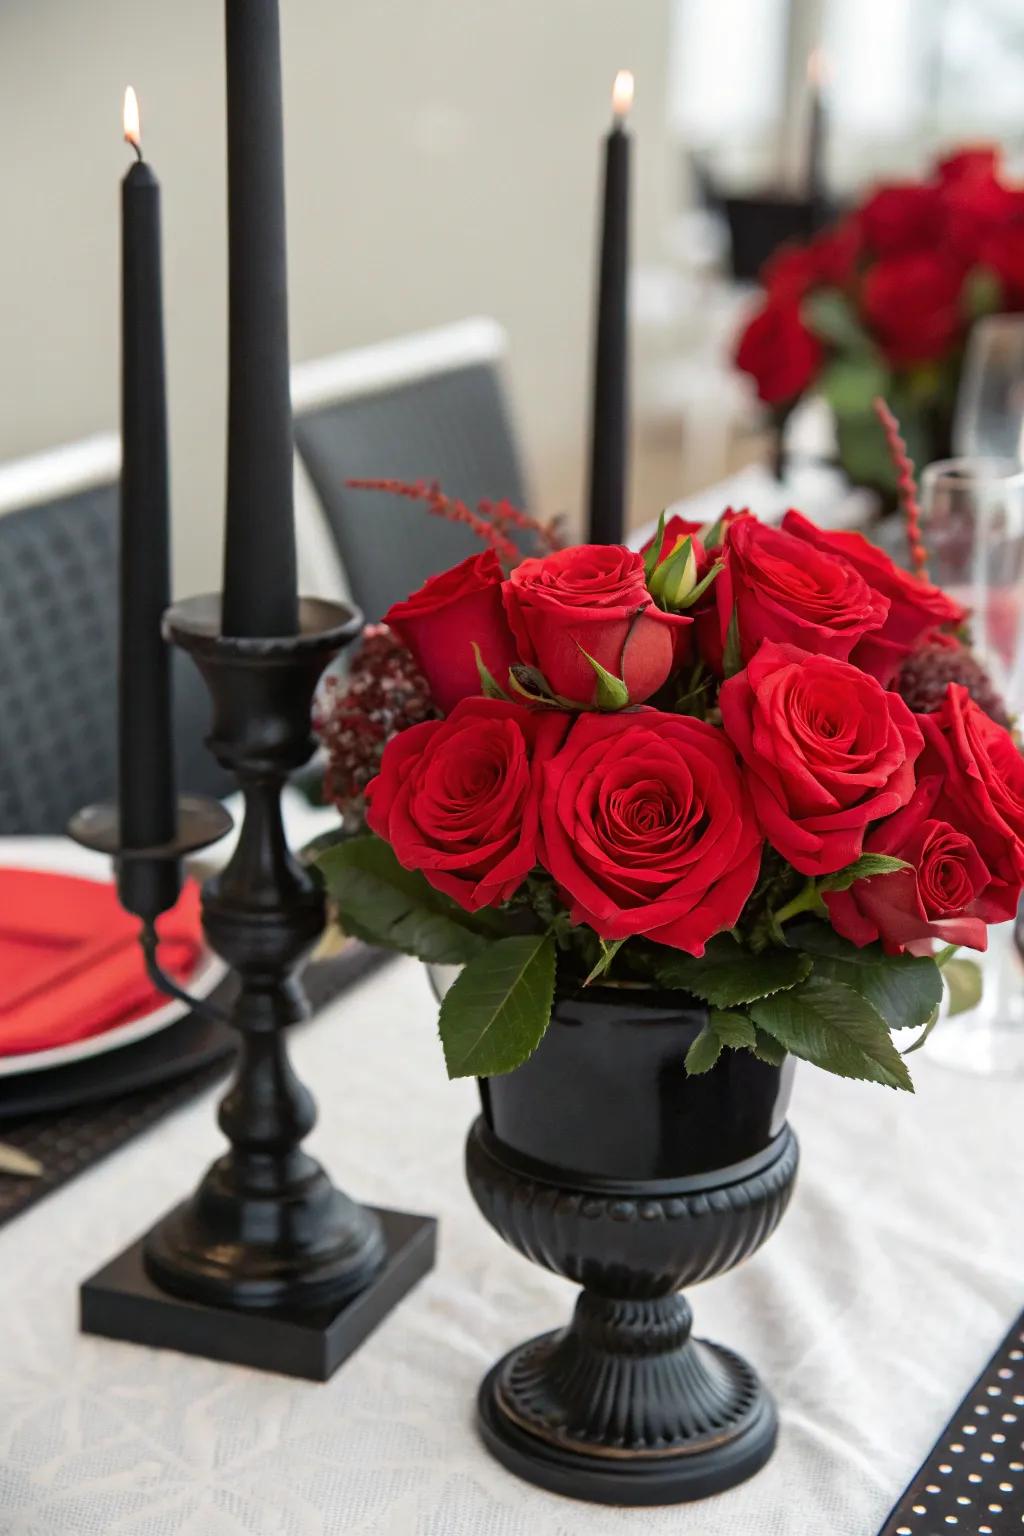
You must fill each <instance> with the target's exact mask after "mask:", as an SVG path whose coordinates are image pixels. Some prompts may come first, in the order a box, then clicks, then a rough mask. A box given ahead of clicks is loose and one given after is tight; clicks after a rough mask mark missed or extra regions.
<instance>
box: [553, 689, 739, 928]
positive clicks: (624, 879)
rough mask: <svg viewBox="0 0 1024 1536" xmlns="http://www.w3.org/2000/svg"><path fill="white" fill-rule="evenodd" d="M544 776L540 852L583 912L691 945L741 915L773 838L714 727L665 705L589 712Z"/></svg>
mask: <svg viewBox="0 0 1024 1536" xmlns="http://www.w3.org/2000/svg"><path fill="white" fill-rule="evenodd" d="M541 778H542V784H543V799H542V803H541V862H542V863H543V865H544V867H545V869H547V870H548V871H549V872H550V873H551V875H552V876H553V878H554V880H555V882H556V884H557V885H558V888H559V891H560V892H561V894H562V897H563V899H564V900H565V902H566V904H567V905H568V906H569V908H570V911H571V917H572V921H573V922H574V923H588V924H589V925H590V927H591V928H593V930H594V931H595V933H597V934H598V935H599V936H600V937H601V938H602V939H609V940H611V939H625V938H629V937H630V936H632V935H634V934H639V935H641V936H642V937H644V938H648V939H653V940H654V941H655V942H657V943H659V944H667V945H669V946H671V947H672V948H674V949H683V950H686V952H687V953H688V954H691V955H702V954H703V953H704V946H705V944H706V943H707V941H708V940H709V939H710V938H712V937H713V936H714V935H715V934H716V933H721V932H722V931H723V930H725V929H728V928H731V927H732V926H733V925H734V924H735V922H736V921H737V919H738V918H739V915H740V913H741V912H742V910H743V906H744V903H745V902H746V900H747V897H748V896H749V895H750V893H751V891H752V890H753V887H754V883H755V881H756V880H757V875H758V870H759V868H760V863H761V849H762V842H761V837H760V834H759V832H758V828H757V822H756V820H755V817H754V812H753V807H752V805H751V803H750V798H749V796H748V794H747V792H746V790H745V788H744V786H743V781H742V779H741V777H740V773H739V769H738V767H737V765H736V759H735V757H734V756H733V753H732V749H731V747H730V746H729V743H728V741H727V740H726V738H725V736H724V735H723V733H722V732H721V731H720V730H718V729H717V728H716V727H715V726H713V725H708V724H706V723H705V722H704V721H703V720H695V719H692V718H691V717H689V716H686V715H667V714H662V713H661V712H660V711H659V710H655V709H639V710H631V711H629V712H628V713H626V714H617V715H593V714H586V715H580V716H579V718H578V719H577V721H576V723H575V724H574V725H573V726H572V729H571V730H570V731H569V734H568V736H567V737H566V739H565V742H564V745H563V746H562V747H561V749H560V750H559V751H558V752H556V753H555V754H554V756H552V757H551V758H550V759H548V761H547V762H546V763H545V764H544V765H543V767H542V770H541Z"/></svg>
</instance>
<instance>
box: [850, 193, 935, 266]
mask: <svg viewBox="0 0 1024 1536" xmlns="http://www.w3.org/2000/svg"><path fill="white" fill-rule="evenodd" d="M859 217H860V227H861V233H862V234H863V236H864V242H865V244H866V245H868V246H870V247H871V249H872V251H874V253H875V254H876V255H877V256H901V255H903V254H904V253H905V252H907V251H923V250H927V249H929V248H930V247H932V246H934V245H935V242H936V241H937V240H938V239H939V236H940V235H941V232H942V199H941V197H940V196H939V189H938V188H937V187H930V186H926V185H925V184H923V183H922V182H916V181H908V182H894V183H892V184H891V185H889V186H885V187H879V188H878V190H877V192H875V193H873V194H872V196H871V197H869V198H868V200H867V202H866V203H865V204H864V206H863V208H861V210H860V216H859Z"/></svg>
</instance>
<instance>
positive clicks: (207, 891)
mask: <svg viewBox="0 0 1024 1536" xmlns="http://www.w3.org/2000/svg"><path fill="white" fill-rule="evenodd" d="M361 626H362V620H361V617H360V615H359V614H358V613H356V612H355V611H353V610H351V609H348V608H344V607H342V606H340V605H338V604H334V603H327V602H321V601H314V600H304V601H303V602H302V603H301V605H300V627H299V633H298V634H296V635H294V636H286V637H274V638H269V639H263V638H258V639H257V638H232V637H229V636H225V635H222V634H221V633H220V602H219V599H218V598H216V597H200V598H193V599H191V600H189V601H187V602H183V603H180V604H177V605H176V606H174V607H172V608H170V609H169V610H168V612H167V614H166V615H165V618H164V627H165V632H166V634H167V637H168V638H169V639H170V640H171V641H173V643H174V644H175V645H178V646H180V647H181V648H182V649H183V650H186V651H188V652H189V654H190V655H191V656H192V657H193V659H194V661H195V663H196V665H197V666H198V667H199V670H200V672H201V673H202V675H203V677H204V679H205V681H206V683H207V686H208V688H209V691H210V695H211V698H212V701H213V724H212V730H211V735H210V737H209V739H208V745H209V747H210V749H211V751H212V752H213V753H214V755H215V756H216V758H217V760H218V761H219V762H220V763H221V764H222V765H223V766H224V767H226V768H228V769H229V770H231V771H232V772H233V773H234V774H235V776H236V777H237V779H238V782H239V785H240V787H241V789H242V791H243V794H244V797H245V814H244V818H243V821H242V826H241V830H240V834H239V838H238V843H237V846H236V848H235V851H234V854H233V855H232V857H231V859H230V861H229V862H228V864H227V865H226V866H225V868H224V869H223V870H222V871H220V873H218V874H216V875H214V876H213V877H212V878H211V879H209V880H208V881H207V882H206V885H205V886H204V889H203V897H202V911H203V927H204V931H205V933H206V936H207V938H208V940H209V943H210V946H211V948H212V949H213V950H215V951H216V953H218V954H219V955H221V956H222V958H223V959H225V960H226V961H227V962H228V964H229V965H230V966H231V968H232V969H233V971H234V972H235V974H236V976H237V978H238V981H239V988H238V995H237V999H236V1001H235V1003H234V1006H233V1009H232V1013H231V1018H230V1022H231V1024H232V1025H233V1026H234V1027H235V1028H236V1030H237V1032H238V1037H239V1057H238V1067H237V1072H236V1075H235V1079H234V1082H233V1084H232V1086H231V1087H230V1089H229V1090H228V1093H227V1095H226V1096H225V1098H224V1099H223V1101H222V1103H221V1106H220V1114H219V1121H220V1126H221V1129H222V1130H223V1131H224V1133H225V1135H226V1136H227V1138H228V1143H229V1147H228V1151H227V1152H226V1153H225V1154H224V1156H222V1157H220V1158H218V1160H217V1161H216V1162H215V1163H214V1164H213V1165H212V1166H211V1167H210V1169H209V1170H208V1171H207V1173H206V1174H205V1176H204V1177H203V1179H202V1180H201V1182H200V1184H199V1187H198V1189H197V1190H196V1191H195V1192H194V1194H192V1195H191V1196H190V1197H189V1198H188V1199H187V1200H185V1201H184V1202H182V1203H181V1204H180V1205H178V1206H176V1207H175V1208H174V1209H173V1210H171V1211H170V1212H169V1213H168V1214H167V1215H166V1216H164V1217H163V1218H162V1219H161V1220H160V1221H159V1222H158V1223H157V1224H156V1226H154V1227H153V1228H152V1229H151V1230H150V1231H149V1232H148V1233H146V1234H145V1236H144V1237H142V1238H141V1239H140V1240H139V1241H138V1242H136V1243H135V1244H133V1245H132V1247H131V1248H130V1249H128V1250H127V1251H126V1252H125V1253H124V1254H122V1255H120V1257H119V1258H117V1259H115V1260H114V1261H113V1263H112V1264H110V1265H108V1266H107V1267H106V1268H105V1269H104V1270H102V1271H101V1272H100V1273H99V1274H97V1275H95V1276H93V1278H92V1279H91V1280H89V1281H87V1282H86V1284H85V1285H84V1287H83V1290H82V1326H83V1329H84V1330H85V1331H86V1332H91V1333H100V1334H104V1335H106V1336H108V1337H114V1338H120V1339H130V1340H133V1341H135V1342H140V1343H147V1344H155V1345H162V1346H166V1347H171V1348H177V1349H181V1350H184V1351H186V1352H188V1353H194V1354H202V1355H210V1356H213V1357H214V1358H219V1359H228V1360H234V1361H238V1362H240V1363H243V1364H247V1365H254V1366H261V1367H264V1368H267V1369H272V1370H278V1371H282V1372H284V1373H286V1374H291V1375H300V1376H308V1377H312V1378H314V1379H320V1380H322V1379H325V1378H326V1377H327V1376H329V1375H330V1374H331V1373H332V1371H333V1370H334V1369H335V1368H336V1367H337V1366H338V1365H339V1364H340V1363H341V1361H342V1360H343V1359H345V1358H346V1356H347V1355H348V1354H350V1353H351V1352H352V1350H353V1349H355V1348H356V1347H357V1346H358V1345H359V1344H360V1343H361V1342H362V1340H363V1339H364V1338H365V1337H366V1335H367V1333H369V1332H370V1330H371V1329H372V1328H373V1327H375V1326H376V1325H377V1323H378V1322H380V1321H381V1319H382V1318H383V1317H384V1316H385V1315H386V1313H387V1312H388V1311H390V1309H391V1307H393V1306H394V1305H395V1304H396V1302H397V1301H398V1300H399V1299H400V1298H401V1297H402V1296H403V1295H405V1293H406V1292H407V1291H408V1290H409V1289H411V1287H412V1286H413V1285H414V1284H415V1283H416V1281H417V1280H419V1279H420V1278H421V1277H422V1276H423V1275H424V1274H425V1273H426V1272H427V1271H428V1270H429V1269H430V1268H431V1266H432V1264H433V1257H434V1248H435V1238H436V1223H435V1222H434V1221H433V1220H432V1219H431V1218H427V1217H419V1216H410V1215H407V1214H405V1213H402V1212H394V1211H378V1210H374V1209H371V1208H368V1207H366V1206H362V1205H359V1204H357V1203H356V1202H355V1201H353V1200H352V1199H350V1198H349V1197H348V1196H347V1195H345V1194H343V1193H342V1192H341V1191H340V1190H338V1189H336V1188H335V1187H334V1185H333V1184H332V1183H331V1181H330V1179H329V1177H328V1175H327V1174H326V1172H325V1171H324V1169H323V1168H322V1167H321V1166H320V1165H319V1163H317V1162H316V1161H315V1160H314V1159H313V1158H312V1157H310V1156H309V1155H308V1154H307V1153H306V1152H304V1151H303V1150H302V1146H301V1143H302V1141H303V1139H304V1137H305V1136H306V1135H307V1134H308V1133H309V1131H310V1130H311V1129H312V1127H313V1124H314V1121H315V1118H316V1112H315V1107H314V1104H313V1099H312V1096H311V1094H310V1093H309V1091H308V1089H307V1088H306V1087H305V1086H304V1085H303V1084H302V1083H301V1082H300V1081H299V1080H298V1078H297V1077H296V1075H295V1073H294V1071H293V1070H292V1067H291V1064H290V1062H289V1059H288V1052H287V1048H286V1045H285V1038H286V1034H285V1032H286V1030H287V1027H288V1026H289V1025H291V1024H293V1023H295V1022H297V1021H298V1020H300V1019H302V1018H304V1017H305V1016H306V1014H307V1013H308V1006H307V1003H306V998H305V995H304V992H303V988H302V984H301V981H300V979H299V967H300V966H301V964H302V962H303V960H304V959H305V958H306V956H307V955H308V953H309V951H310V950H311V949H312V948H313V946H314V944H315V943H316V941H317V939H318V938H319V936H320V934H321V933H322V931H323V928H324V923H325V904H324V895H323V891H322V889H321V886H320V884H319V882H318V880H317V879H316V877H315V875H314V874H313V873H312V872H311V871H310V870H308V869H305V868H304V867H303V866H302V865H301V864H300V863H299V862H298V861H297V860H296V859H295V858H294V857H293V855H292V854H291V852H290V851H289V848H288V845H287V841H286V838H285V833H284V826H283V823H282V818H281V804H280V798H281V791H282V788H283V787H284V784H285V782H286V780H287V778H288V775H289V774H290V773H291V772H293V771H294V770H295V769H296V768H298V767H300V766H301V765H302V764H303V763H304V762H306V761H307V760H308V758H309V756H310V754H311V752H312V750H313V746H314V742H313V738H312V734H311V729H310V711H311V706H312V699H313V693H314V690H315V688H316V685H317V681H318V680H319V677H320V675H321V673H322V671H323V669H324V667H325V666H326V664H327V662H328V661H329V660H330V659H331V658H332V657H333V656H334V655H335V654H336V653H337V652H338V651H340V650H341V649H342V648H343V647H344V646H345V645H347V644H348V643H349V642H350V641H351V640H352V639H354V638H355V636H356V635H357V634H358V633H359V631H360V629H361ZM191 803H192V805H193V808H194V809H193V815H192V817H191V818H182V820H181V821H180V823H179V826H180V831H181V836H180V838H179V839H178V841H176V842H175V843H173V844H170V845H168V846H167V847H166V848H164V849H161V850H148V853H149V855H150V861H151V863H152V864H153V866H154V867H156V868H158V867H159V866H160V865H162V864H167V863H170V862H172V861H177V860H179V859H180V857H181V854H182V852H183V851H185V850H184V848H183V847H182V846H181V845H182V844H183V843H184V842H185V841H188V839H187V837H186V833H187V830H188V828H189V826H191V827H192V828H193V832H194V834H195V828H196V824H197V822H201V821H202V819H203V818H202V816H201V815H200V814H199V812H198V810H196V809H195V807H196V806H197V805H202V804H206V803H204V802H191ZM219 809H220V808H219V807H217V810H218V811H219ZM221 814H223V813H221ZM208 816H209V817H210V818H211V819H210V826H211V828H212V825H213V819H212V812H208ZM101 826H102V827H103V829H104V835H105V841H104V842H103V844H101V842H100V838H99V835H98V829H99V828H100V827H101ZM223 830H224V827H223V825H222V826H221V828H220V833H218V834H217V835H221V833H222V832H223ZM90 832H92V833H93V836H92V837H90V836H89V833H90ZM73 835H76V836H78V837H79V838H80V840H81V841H86V842H89V843H90V846H93V847H96V846H101V845H102V846H104V847H105V851H107V852H111V853H114V854H115V856H116V857H118V858H119V860H121V861H122V864H121V874H120V880H121V883H122V884H123V882H124V878H125V875H124V871H125V869H126V868H128V867H132V868H133V869H134V874H133V876H132V878H133V880H134V881H135V882H136V884H138V883H139V882H140V881H142V879H143V877H142V875H141V874H140V871H141V870H143V869H144V868H145V867H146V866H145V857H144V855H145V853H146V852H147V851H143V854H139V853H133V854H131V855H128V856H126V855H125V854H124V853H123V852H122V851H120V850H118V849H117V848H116V847H114V846H111V844H112V843H113V842H115V840H116V822H112V820H111V817H110V816H109V814H108V815H106V816H104V814H102V813H97V812H96V811H90V812H86V813H83V814H82V816H80V817H79V818H76V823H75V824H74V827H73ZM206 840H207V841H209V840H210V839H206ZM195 846H197V845H196V843H195V841H194V837H193V840H192V842H191V847H193V848H194V847H195ZM150 878H151V879H152V881H153V884H154V886H155V888H156V889H157V890H163V891H164V892H165V894H166V890H169V889H171V888H176V883H175V882H174V881H171V880H168V879H167V877H166V876H164V877H162V878H161V877H160V876H159V874H157V875H151V876H150ZM172 899H173V898H172ZM168 904H169V903H168Z"/></svg>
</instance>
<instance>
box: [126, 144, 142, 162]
mask: <svg viewBox="0 0 1024 1536" xmlns="http://www.w3.org/2000/svg"><path fill="white" fill-rule="evenodd" d="M128 143H129V144H130V145H131V147H132V149H134V151H135V158H136V160H138V162H139V164H140V165H141V164H142V162H143V160H144V159H145V156H144V155H143V153H142V144H141V143H140V141H139V140H138V139H129V140H128Z"/></svg>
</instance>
